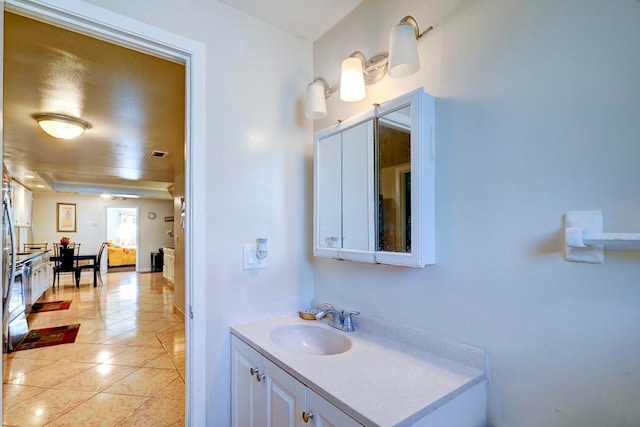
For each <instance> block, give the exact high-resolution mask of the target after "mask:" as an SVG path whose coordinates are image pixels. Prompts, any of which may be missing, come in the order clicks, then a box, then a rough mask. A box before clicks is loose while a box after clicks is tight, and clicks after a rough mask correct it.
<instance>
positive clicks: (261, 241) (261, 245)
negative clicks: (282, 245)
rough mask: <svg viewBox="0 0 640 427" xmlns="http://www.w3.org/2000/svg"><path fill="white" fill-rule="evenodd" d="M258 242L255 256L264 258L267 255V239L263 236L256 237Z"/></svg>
mask: <svg viewBox="0 0 640 427" xmlns="http://www.w3.org/2000/svg"><path fill="white" fill-rule="evenodd" d="M256 241H257V242H258V244H257V245H256V258H258V259H265V258H266V257H267V255H268V251H267V239H266V238H265V237H260V238H258V239H256Z"/></svg>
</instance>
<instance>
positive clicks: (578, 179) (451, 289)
mask: <svg viewBox="0 0 640 427" xmlns="http://www.w3.org/2000/svg"><path fill="white" fill-rule="evenodd" d="M407 14H411V15H413V16H414V17H415V18H416V19H417V20H418V22H419V24H420V26H421V29H424V28H426V27H427V26H429V25H434V26H435V28H436V30H435V31H434V32H433V33H431V34H430V35H428V36H426V37H425V38H424V39H423V40H421V41H420V44H419V50H420V57H421V61H422V68H421V70H420V72H419V73H418V74H416V75H414V76H412V77H409V78H405V79H392V78H390V77H385V79H384V80H383V81H381V82H380V83H378V84H376V85H375V86H369V87H368V96H367V98H366V99H365V100H364V101H362V102H360V103H357V104H355V105H348V104H346V103H342V102H340V101H339V100H338V97H337V95H334V96H332V97H331V98H330V102H329V105H328V108H329V117H328V118H327V119H326V120H323V121H322V122H316V129H320V128H322V127H324V126H326V125H327V124H328V123H332V122H334V121H335V120H336V119H337V118H344V117H348V116H349V115H351V114H353V113H355V112H357V111H360V110H361V109H363V108H365V106H369V105H370V104H371V103H373V102H381V101H384V100H386V99H390V98H392V97H395V96H397V95H399V94H402V93H404V92H407V91H409V90H411V89H413V88H416V87H419V86H424V87H425V89H426V90H427V92H430V93H432V94H433V95H435V96H437V97H438V98H439V99H438V101H437V106H436V110H437V112H436V126H437V130H436V132H437V134H436V140H437V148H436V150H437V154H436V155H437V162H436V169H437V172H436V193H437V206H436V210H437V217H436V219H437V264H436V265H435V266H431V267H427V268H425V269H408V268H394V267H388V266H375V265H366V264H358V263H349V262H336V261H333V260H327V259H316V260H314V266H315V268H314V273H315V274H314V284H315V285H314V286H315V298H317V299H319V300H322V301H329V302H331V303H334V304H336V305H337V306H347V307H350V308H354V309H359V310H360V311H361V312H362V313H363V314H367V315H370V316H376V317H380V318H385V319H389V320H394V321H398V322H401V323H404V324H407V325H410V326H414V327H417V328H421V329H425V330H430V331H435V332H437V333H440V334H442V335H444V336H447V337H450V338H452V339H456V340H459V341H462V342H466V343H470V344H473V345H476V346H478V347H481V348H484V349H486V350H488V352H489V355H490V358H491V371H490V379H491V383H490V388H489V389H490V407H489V410H490V419H489V422H490V425H495V426H605V425H606V426H629V425H638V423H639V422H640V421H639V420H640V405H638V396H640V380H639V379H638V378H639V375H640V339H638V337H639V333H640V329H639V327H640V281H639V277H640V276H639V273H640V255H639V253H638V252H635V253H622V252H617V253H615V252H611V251H607V254H606V261H605V263H604V264H599V265H588V264H579V263H569V262H565V261H564V260H563V235H562V226H563V214H564V212H566V211H569V210H582V209H602V210H603V211H604V220H605V230H606V231H629V232H631V231H640V186H639V185H638V183H639V182H640V167H638V159H640V143H639V135H640V120H638V112H639V111H640V83H639V80H638V76H640V55H638V46H639V45H640V25H638V23H639V22H640V3H638V2H637V1H622V0H613V1H612V0H598V1H596V0H590V1H577V0H569V1H563V2H558V1H555V0H540V1H525V0H517V1H513V0H479V1H464V0H461V1H450V0H431V1H424V0H398V1H393V2H392V1H385V0H367V1H365V2H364V3H363V4H362V5H361V6H360V7H359V8H358V9H356V11H355V12H354V13H353V14H351V15H350V16H349V17H348V18H347V19H345V20H343V21H342V22H341V23H340V24H339V25H338V26H336V27H335V28H334V29H332V30H331V31H330V32H329V33H328V34H326V35H325V36H324V37H323V38H321V39H320V40H319V41H317V42H316V43H315V44H314V63H315V70H314V75H323V76H325V77H326V78H328V80H329V81H330V83H331V84H333V83H335V82H336V81H337V79H338V74H339V67H340V60H341V59H342V58H344V57H346V56H348V55H349V54H350V53H351V52H352V51H354V50H361V51H362V52H363V53H364V54H365V55H366V56H367V57H368V58H369V57H371V56H372V55H374V54H376V53H378V52H381V51H386V50H387V49H388V46H387V42H388V41H387V39H388V32H389V29H390V28H391V26H392V25H394V24H395V23H397V22H398V21H399V20H400V19H401V18H402V17H403V16H405V15H407Z"/></svg>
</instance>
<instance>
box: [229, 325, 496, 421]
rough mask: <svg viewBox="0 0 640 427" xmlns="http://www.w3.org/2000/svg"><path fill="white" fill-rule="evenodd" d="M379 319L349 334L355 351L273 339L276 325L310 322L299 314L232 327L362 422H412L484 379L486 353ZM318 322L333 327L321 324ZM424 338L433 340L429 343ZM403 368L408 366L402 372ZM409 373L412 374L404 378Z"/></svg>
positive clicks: (252, 345)
mask: <svg viewBox="0 0 640 427" xmlns="http://www.w3.org/2000/svg"><path fill="white" fill-rule="evenodd" d="M363 319H364V318H363ZM368 320H371V321H372V322H373V323H370V324H369V326H375V327H377V328H385V329H383V330H384V333H381V334H377V333H376V334H372V333H370V332H368V331H367V330H366V327H365V325H367V321H368ZM375 322H379V321H377V320H373V319H364V320H363V321H361V322H360V324H361V325H360V326H362V329H361V330H357V331H356V332H354V333H349V334H347V336H348V337H349V338H350V339H352V342H353V343H354V346H353V348H352V349H351V350H350V351H348V352H346V353H343V354H338V355H332V356H314V355H308V354H301V353H295V352H291V351H288V350H284V349H283V348H281V347H279V346H278V345H276V344H274V343H273V342H272V341H271V340H270V339H269V333H270V331H271V330H272V329H273V328H275V327H277V326H280V325H284V324H296V323H300V324H309V323H310V322H309V321H304V320H301V319H300V318H299V317H298V316H297V315H293V314H292V315H291V316H285V317H280V318H276V319H271V320H264V321H259V322H252V323H247V324H238V325H234V326H232V327H231V331H232V333H233V334H234V335H236V336H237V337H238V338H240V339H241V340H242V341H244V342H246V343H247V344H248V345H250V346H251V347H253V348H255V349H256V350H258V351H259V352H260V353H262V354H263V355H264V356H265V357H266V358H267V359H269V360H270V361H271V362H273V363H275V364H276V365H278V366H279V367H281V368H282V369H283V370H285V371H286V372H287V373H289V374H290V375H291V376H293V377H294V378H296V379H297V380H298V381H300V382H301V383H303V384H304V385H306V386H307V387H308V388H310V389H311V390H313V391H315V392H316V393H318V394H319V395H320V396H322V397H323V398H324V399H326V400H327V401H329V402H330V403H332V404H333V405H335V406H336V407H338V408H339V409H341V410H342V411H343V412H345V413H346V414H348V415H349V416H351V417H352V418H353V419H355V420H356V421H358V422H359V423H362V424H364V425H382V426H394V427H395V426H409V425H411V424H413V423H414V422H416V421H418V420H419V419H421V418H423V417H424V416H426V415H428V414H429V413H430V412H432V411H434V410H435V409H437V408H439V407H441V406H442V405H444V404H445V403H447V402H448V401H449V400H451V399H453V398H455V397H456V396H458V395H460V394H461V393H463V392H464V391H466V390H468V389H469V388H471V387H473V386H474V385H476V384H478V383H480V382H481V381H484V380H486V370H485V363H484V360H485V352H484V351H483V350H480V349H477V348H475V347H471V346H467V345H464V344H456V343H453V342H451V341H448V340H444V339H441V338H439V337H437V336H436V335H434V334H431V333H428V332H425V331H418V330H412V329H410V328H402V327H401V326H400V325H391V324H384V322H382V325H378V324H376V323H375ZM313 324H315V325H323V326H324V327H326V328H329V326H326V324H325V323H324V322H322V321H318V322H313ZM387 327H388V328H389V329H386V328H387ZM381 331H382V330H381ZM336 332H337V333H343V332H341V331H336ZM424 334H426V335H424ZM389 335H391V337H390V336H389ZM425 337H427V338H428V339H427V340H426V341H425ZM398 338H401V339H403V340H406V341H399V340H398ZM425 347H427V348H425ZM428 349H431V350H433V351H429V350H428ZM447 356H448V357H447ZM465 362H466V363H465ZM398 366H402V369H401V370H398ZM405 373H406V374H407V375H409V376H408V377H402V375H403V374H405ZM411 373H414V374H416V375H410V374H411ZM424 376H428V377H429V384H430V385H431V386H430V388H429V389H428V390H427V389H424V383H425V378H424ZM401 377H402V378H401ZM414 377H417V378H414ZM353 378H357V380H358V381H357V382H359V383H361V386H360V387H358V385H357V384H356V381H351V380H353ZM412 382H413V383H412ZM420 387H423V388H422V389H421V388H420ZM432 388H433V389H435V391H434V390H432ZM414 390H415V392H414ZM403 392H404V395H403ZM416 396H418V397H416ZM394 399H395V400H394Z"/></svg>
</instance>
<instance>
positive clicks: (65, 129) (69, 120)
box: [31, 113, 91, 139]
mask: <svg viewBox="0 0 640 427" xmlns="http://www.w3.org/2000/svg"><path fill="white" fill-rule="evenodd" d="M31 117H33V118H34V119H35V120H36V121H37V122H38V124H39V125H40V127H41V128H42V130H43V131H45V132H46V133H48V134H49V135H51V136H52V137H54V138H59V139H73V138H77V137H78V136H80V134H81V133H82V132H84V131H85V130H87V129H91V123H89V122H87V121H85V120H82V119H79V118H77V117H73V116H68V115H66V114H59V113H35V114H32V115H31Z"/></svg>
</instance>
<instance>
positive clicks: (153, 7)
mask: <svg viewBox="0 0 640 427" xmlns="http://www.w3.org/2000/svg"><path fill="white" fill-rule="evenodd" d="M90 3H94V4H96V5H99V6H101V7H104V8H107V9H110V10H113V11H115V12H117V13H120V14H123V15H127V16H129V17H131V18H133V19H137V20H140V21H143V22H147V23H149V24H151V25H155V26H157V27H160V28H163V29H165V30H168V31H171V32H174V33H177V34H180V35H182V36H185V37H188V38H190V39H193V40H197V41H199V42H201V43H203V44H204V45H205V47H206V57H207V58H206V61H207V82H206V86H207V88H206V90H207V94H206V96H207V102H206V109H207V111H206V114H207V128H206V134H207V144H206V145H207V151H206V152H203V153H201V155H203V156H205V157H206V160H207V164H208V166H209V167H208V170H207V176H206V179H205V182H202V183H198V185H204V186H206V193H207V196H208V198H207V213H206V215H207V228H206V233H207V234H206V235H203V236H201V238H202V239H206V241H207V250H208V253H207V259H208V260H209V261H210V262H208V263H207V266H206V268H207V271H206V277H207V283H206V286H205V287H206V289H207V294H206V296H204V297H205V298H206V301H207V306H208V311H207V313H206V316H207V325H206V327H207V336H206V337H202V339H206V343H207V354H206V360H207V363H208V365H207V372H205V373H196V375H206V378H207V401H208V404H207V409H206V410H207V425H211V426H214V425H216V426H224V425H229V423H230V409H229V408H230V396H229V394H230V339H229V325H231V324H233V323H236V322H240V321H247V320H250V319H254V318H260V317H267V316H273V315H277V314H278V313H283V312H293V311H294V310H297V309H299V308H300V307H301V306H306V305H308V303H309V301H310V299H311V296H312V279H313V277H312V270H311V247H310V245H311V243H310V238H309V236H310V233H311V227H310V222H309V221H310V218H311V215H310V208H311V196H310V189H311V181H310V179H311V178H310V177H311V155H312V154H311V153H312V144H311V138H312V133H311V124H310V123H309V122H308V121H306V120H305V119H303V118H302V117H303V113H302V112H301V111H302V109H301V107H302V104H301V97H302V96H303V94H304V89H305V86H306V84H307V83H308V82H309V81H311V80H312V46H311V43H309V42H306V41H303V40H302V39H299V38H297V37H294V36H292V35H290V34H288V33H286V32H284V31H281V30H278V29H275V28H273V27H271V26H269V25H267V24H264V23H262V22H260V21H258V20H256V19H253V18H250V17H248V16H246V15H243V14H241V13H240V12H237V11H235V10H234V9H231V8H229V7H227V6H225V5H223V4H221V3H219V2H217V1H211V0H189V1H184V2H180V3H179V4H178V3H177V2H176V1H175V0H144V1H130V0H91V1H90ZM258 237H267V238H268V239H269V243H268V244H269V258H268V268H267V269H266V270H253V271H243V270H242V244H244V243H255V239H256V238H258ZM197 297H198V296H197V295H196V298H197Z"/></svg>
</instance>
